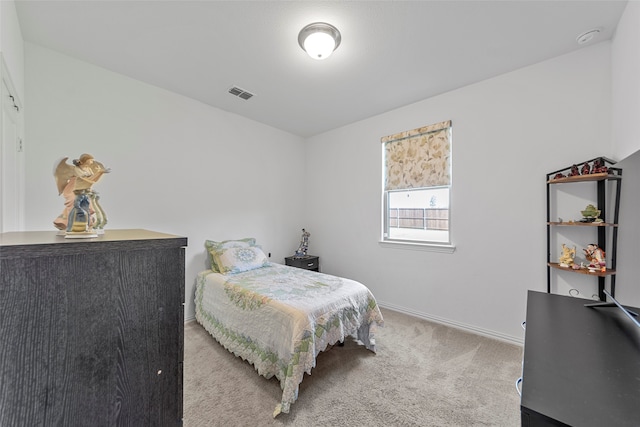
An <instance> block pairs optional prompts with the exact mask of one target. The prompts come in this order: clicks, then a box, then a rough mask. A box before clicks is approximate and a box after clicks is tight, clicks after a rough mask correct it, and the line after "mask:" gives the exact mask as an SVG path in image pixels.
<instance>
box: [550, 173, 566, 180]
mask: <svg viewBox="0 0 640 427" xmlns="http://www.w3.org/2000/svg"><path fill="white" fill-rule="evenodd" d="M561 178H566V175H565V174H563V173H560V172H558V173H557V174H556V175H555V176H554V177H553V179H561Z"/></svg>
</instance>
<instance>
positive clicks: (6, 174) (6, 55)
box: [0, 1, 25, 232]
mask: <svg viewBox="0 0 640 427" xmlns="http://www.w3.org/2000/svg"><path fill="white" fill-rule="evenodd" d="M0 80H1V82H0V92H1V96H2V104H1V105H2V107H3V108H2V114H1V115H0V189H1V190H0V231H3V232H4V231H13V230H19V229H21V228H23V227H24V222H23V217H24V183H25V174H24V161H25V156H24V152H23V151H22V152H21V151H19V150H18V147H19V141H21V140H22V139H23V136H24V120H23V116H24V111H25V108H24V105H25V104H24V41H23V40H22V33H21V30H20V23H19V21H18V15H17V13H16V8H15V2H13V1H0ZM15 106H17V107H18V108H17V109H16V108H15Z"/></svg>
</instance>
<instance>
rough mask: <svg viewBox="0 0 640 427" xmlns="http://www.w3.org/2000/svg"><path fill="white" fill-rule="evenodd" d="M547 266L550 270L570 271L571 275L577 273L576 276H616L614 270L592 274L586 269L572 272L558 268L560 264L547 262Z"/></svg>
mask: <svg viewBox="0 0 640 427" xmlns="http://www.w3.org/2000/svg"><path fill="white" fill-rule="evenodd" d="M547 265H548V266H549V267H551V268H556V269H558V270H564V271H570V272H571V273H577V274H586V275H587V276H596V277H606V276H612V275H614V274H616V271H615V270H609V269H608V270H606V271H596V272H593V273H592V272H590V271H589V270H587V269H586V268H581V269H580V270H574V269H573V268H571V267H560V264H559V263H557V262H548V263H547Z"/></svg>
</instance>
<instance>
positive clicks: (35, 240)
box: [0, 229, 186, 246]
mask: <svg viewBox="0 0 640 427" xmlns="http://www.w3.org/2000/svg"><path fill="white" fill-rule="evenodd" d="M59 233H60V232H58V231H12V232H8V233H1V234H0V246H29V245H51V244H69V245H73V244H78V243H92V242H123V241H143V240H168V239H184V240H185V242H184V244H185V245H186V238H184V237H181V236H176V235H173V234H166V233H158V232H156V231H149V230H143V229H125V230H105V232H104V234H101V235H99V236H98V237H92V238H86V239H84V238H83V239H66V238H65V237H64V235H60V234H59Z"/></svg>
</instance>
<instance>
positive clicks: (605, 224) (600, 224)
mask: <svg viewBox="0 0 640 427" xmlns="http://www.w3.org/2000/svg"><path fill="white" fill-rule="evenodd" d="M547 224H548V225H557V226H562V227H617V226H618V224H611V223H610V222H580V221H574V222H568V221H564V222H548V223H547Z"/></svg>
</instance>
